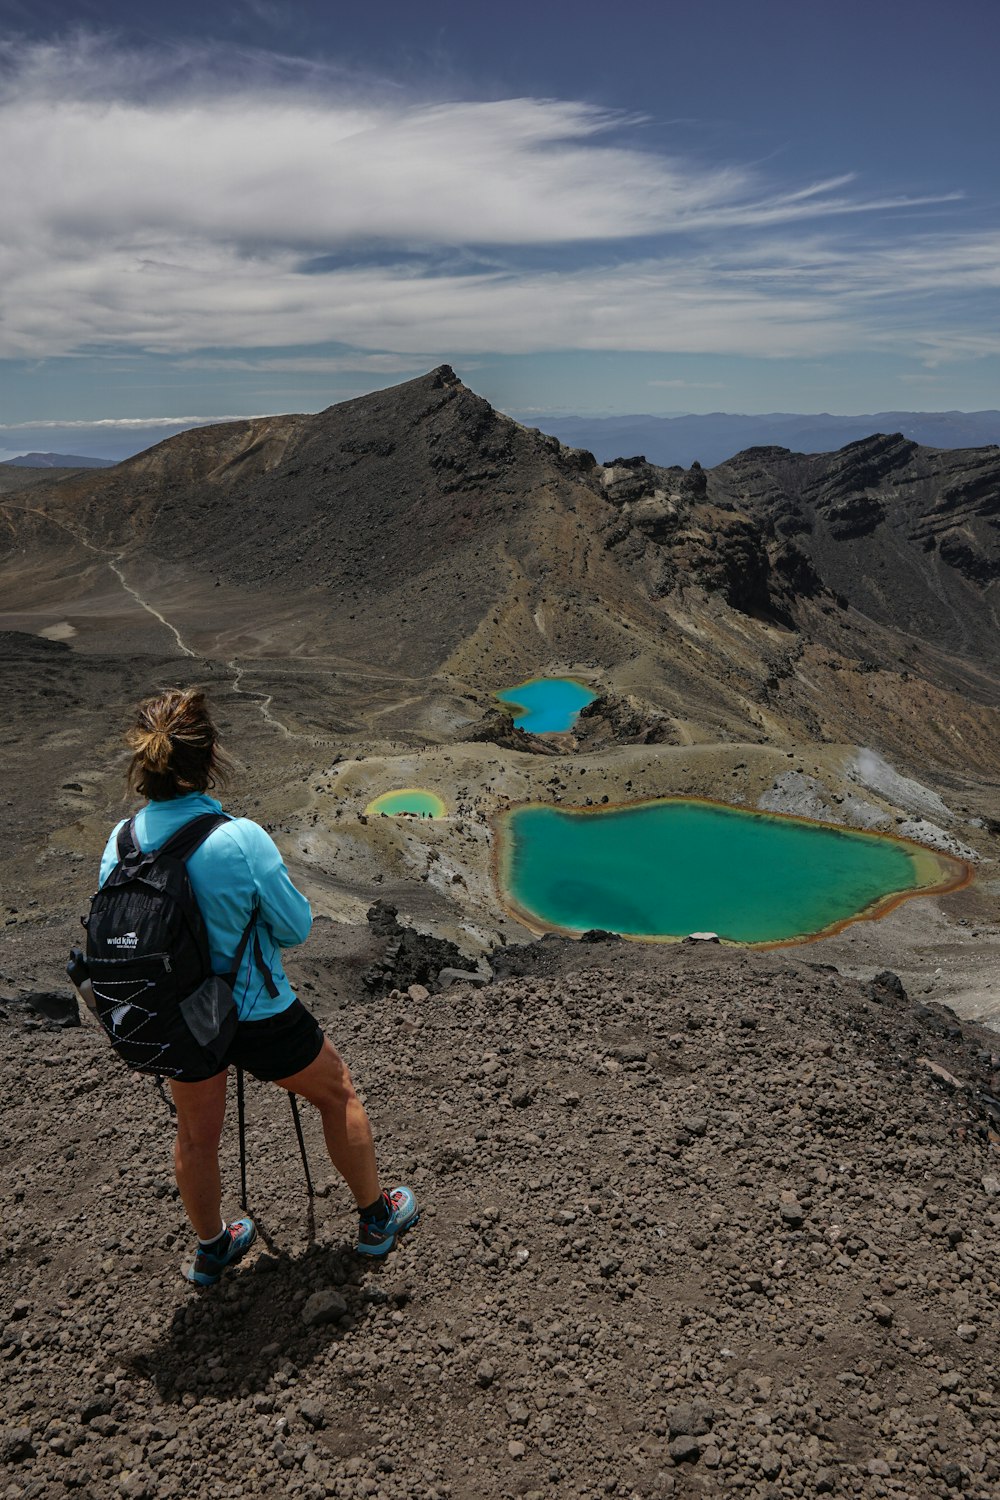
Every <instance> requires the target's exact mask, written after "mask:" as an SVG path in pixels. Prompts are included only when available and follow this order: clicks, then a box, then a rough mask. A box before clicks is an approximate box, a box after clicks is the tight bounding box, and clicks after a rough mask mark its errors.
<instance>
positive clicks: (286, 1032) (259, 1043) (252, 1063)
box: [220, 1000, 323, 1083]
mask: <svg viewBox="0 0 1000 1500" xmlns="http://www.w3.org/2000/svg"><path fill="white" fill-rule="evenodd" d="M322 1046H323V1032H322V1029H321V1027H320V1025H319V1022H318V1021H317V1020H316V1018H315V1016H313V1015H310V1013H309V1011H307V1010H306V1008H305V1006H304V1005H303V1004H302V1001H301V1000H293V1001H292V1003H291V1005H290V1006H289V1007H288V1009H287V1010H283V1011H281V1012H280V1013H279V1014H278V1015H276V1016H268V1017H267V1018H266V1019H265V1020H263V1021H240V1023H239V1024H238V1026H237V1027H236V1035H235V1036H234V1037H233V1040H232V1044H231V1046H230V1048H229V1051H228V1053H227V1054H226V1067H227V1068H244V1069H245V1070H246V1072H248V1073H252V1074H253V1076H254V1078H260V1079H261V1080H262V1081H263V1082H264V1083H273V1082H274V1081H275V1079H278V1078H290V1077H291V1076H292V1074H293V1073H300V1072H301V1071H302V1069H303V1068H308V1066H309V1064H310V1063H311V1062H315V1061H316V1059H317V1057H319V1054H320V1051H321V1049H322ZM220 1071H221V1069H220Z"/></svg>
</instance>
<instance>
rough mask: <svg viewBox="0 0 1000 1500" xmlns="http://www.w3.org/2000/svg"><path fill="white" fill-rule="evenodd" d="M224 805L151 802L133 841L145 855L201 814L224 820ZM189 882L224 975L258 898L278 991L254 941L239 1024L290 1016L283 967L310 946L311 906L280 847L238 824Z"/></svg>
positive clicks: (105, 869) (197, 862) (112, 844)
mask: <svg viewBox="0 0 1000 1500" xmlns="http://www.w3.org/2000/svg"><path fill="white" fill-rule="evenodd" d="M221 811H222V803H221V802H217V801H216V800H215V798H214V797H209V796H207V795H205V794H204V793H203V792H191V793H190V794H189V795H188V796H187V797H175V798H173V799H172V800H171V801H169V802H148V803H147V804H146V806H145V807H143V808H141V809H140V810H139V812H138V813H137V814H136V820H135V835H136V839H137V841H138V844H139V847H140V849H143V850H149V849H158V848H159V847H160V845H161V844H163V843H165V842H166V840H167V839H168V838H170V836H171V835H172V834H174V833H176V832H177V830H178V829H179V828H183V826H184V824H185V823H188V822H190V821H191V819H192V818H197V817H200V816H201V814H202V813H208V812H215V813H217V812H221ZM125 822H127V819H123V820H122V822H121V823H118V824H116V826H115V828H114V829H113V831H112V834H111V837H110V838H109V839H108V842H107V846H106V848H105V850H104V854H103V856H102V859H101V879H100V883H101V885H103V884H104V882H105V881H106V880H107V878H108V876H109V875H110V874H111V871H112V870H113V869H114V867H115V865H116V864H117V863H118V850H117V839H118V832H119V829H121V828H122V827H124V825H125ZM187 870H188V878H189V879H190V881H191V888H192V890H193V891H194V894H195V897H196V899H197V901H198V905H199V907H200V908H201V914H202V916H203V917H204V919H205V926H206V927H207V928H208V945H209V950H210V952H211V957H212V969H213V972H214V973H216V974H226V973H228V972H229V970H230V969H231V968H232V963H233V959H234V958H235V957H236V950H237V948H238V947H239V945H240V938H241V937H242V936H243V929H244V928H245V927H246V924H247V922H248V921H249V919H250V912H251V909H252V906H253V902H254V899H255V898H256V900H257V903H258V906H259V910H260V917H259V919H258V923H257V932H258V935H259V937H260V947H261V953H262V955H263V958H264V962H265V963H266V964H267V966H268V968H269V969H270V970H271V975H272V977H273V979H274V983H275V985H276V987H277V990H278V993H277V996H276V997H275V998H273V999H272V998H271V996H270V995H269V994H268V993H267V989H266V986H265V984H264V980H263V977H262V975H261V973H260V970H259V969H258V967H257V965H256V964H255V963H254V961H253V940H252V939H251V941H250V942H249V943H248V944H247V949H246V952H245V953H244V955H243V961H242V963H241V964H240V972H239V974H238V975H237V978H236V987H235V988H236V1003H237V1005H238V1007H239V1016H240V1020H241V1021H250V1020H253V1021H261V1020H263V1019H265V1018H266V1017H267V1016H273V1015H277V1014H278V1013H279V1012H280V1011H283V1010H287V1008H288V1006H289V1005H291V1003H292V1001H293V1000H294V999H295V991H294V990H293V989H292V987H291V985H290V984H289V982H288V979H287V977H286V975H285V971H284V969H283V968H282V966H281V949H282V948H293V947H294V946H295V945H296V944H297V943H304V942H305V940H306V938H307V937H308V936H309V929H310V928H311V927H312V912H311V911H310V909H309V902H308V901H307V900H306V898H305V896H303V895H302V893H301V891H297V890H296V889H295V887H294V885H293V884H292V882H291V879H290V877H289V874H288V871H287V870H286V869H285V864H284V861H283V860H282V858H281V854H280V852H279V850H278V847H277V845H276V844H275V842H274V840H273V839H272V838H271V837H270V835H269V834H267V833H265V832H264V830H263V828H261V827H259V826H258V824H256V823H253V822H251V820H250V819H249V818H234V819H233V820H232V821H231V822H229V823H223V824H222V825H221V826H220V827H218V828H216V829H213V831H212V832H211V833H210V834H209V836H208V838H207V839H206V840H205V842H204V843H203V844H202V845H201V847H200V848H199V849H196V850H195V852H194V854H192V856H191V858H190V859H189V860H188V866H187Z"/></svg>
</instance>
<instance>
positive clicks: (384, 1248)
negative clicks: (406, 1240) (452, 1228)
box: [355, 1213, 420, 1260]
mask: <svg viewBox="0 0 1000 1500" xmlns="http://www.w3.org/2000/svg"><path fill="white" fill-rule="evenodd" d="M419 1218H420V1214H419V1213H415V1214H414V1215H413V1218H412V1219H407V1221H406V1223H405V1224H401V1225H400V1227H399V1228H398V1229H397V1230H396V1232H395V1234H394V1235H393V1236H392V1238H391V1239H388V1240H383V1241H382V1243H381V1245H358V1246H356V1247H355V1248H356V1249H357V1252H358V1254H359V1255H374V1256H376V1257H378V1259H380V1260H381V1258H382V1256H383V1255H388V1254H389V1251H390V1250H391V1249H392V1247H393V1245H394V1244H395V1243H396V1241H397V1240H398V1239H399V1237H400V1235H401V1234H405V1233H406V1231H407V1230H408V1229H412V1228H413V1226H414V1224H416V1223H417V1222H418V1220H419Z"/></svg>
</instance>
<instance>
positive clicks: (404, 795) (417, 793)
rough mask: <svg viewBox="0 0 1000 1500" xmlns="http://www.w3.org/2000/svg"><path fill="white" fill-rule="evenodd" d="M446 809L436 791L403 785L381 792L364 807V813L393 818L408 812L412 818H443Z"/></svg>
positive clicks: (370, 815)
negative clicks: (394, 789) (398, 788)
mask: <svg viewBox="0 0 1000 1500" xmlns="http://www.w3.org/2000/svg"><path fill="white" fill-rule="evenodd" d="M447 812H448V809H447V808H446V807H445V805H444V803H443V802H442V801H441V798H440V797H439V796H438V795H437V793H436V792H425V791H424V790H423V789H422V788H421V787H417V786H405V787H401V788H400V790H399V791H396V792H383V793H382V795H381V797H376V798H375V800H374V801H373V802H369V804H368V806H367V807H366V808H365V814H366V815H367V816H369V817H373V816H375V815H376V814H378V813H381V814H382V816H383V817H386V818H395V817H398V816H399V814H400V813H409V814H410V815H411V816H412V817H414V818H443V817H445V816H446V814H447Z"/></svg>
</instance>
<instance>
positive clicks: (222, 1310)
mask: <svg viewBox="0 0 1000 1500" xmlns="http://www.w3.org/2000/svg"><path fill="white" fill-rule="evenodd" d="M256 1222H257V1228H258V1232H259V1234H260V1239H261V1241H262V1242H263V1244H264V1246H265V1247H266V1248H265V1249H264V1250H263V1252H262V1253H260V1254H255V1258H254V1259H252V1260H249V1261H248V1262H247V1263H246V1264H245V1265H242V1266H240V1267H238V1268H234V1270H233V1271H232V1273H231V1274H230V1275H229V1276H228V1277H224V1278H223V1280H222V1281H220V1282H219V1284H218V1285H217V1286H214V1287H209V1288H206V1289H205V1290H204V1291H202V1292H197V1293H196V1292H192V1295H191V1296H190V1297H189V1298H186V1299H185V1301H184V1302H183V1303H182V1304H181V1305H180V1306H179V1307H178V1308H177V1309H176V1311H175V1312H174V1315H173V1317H172V1319H171V1321H170V1326H169V1327H168V1328H167V1329H166V1331H165V1332H164V1333H163V1334H162V1335H161V1337H160V1338H159V1339H158V1340H157V1341H156V1342H155V1343H154V1344H153V1345H152V1346H150V1347H148V1348H146V1349H137V1350H136V1351H135V1353H134V1354H133V1356H132V1359H131V1361H130V1363H131V1366H132V1368H133V1369H134V1370H135V1371H136V1373H137V1374H139V1375H141V1376H144V1377H145V1378H146V1379H149V1380H152V1381H153V1383H154V1385H155V1386H156V1388H157V1390H158V1391H159V1393H160V1395H161V1396H162V1397H163V1399H164V1400H166V1401H181V1400H182V1399H183V1398H184V1397H185V1396H186V1395H189V1394H190V1395H193V1396H195V1397H198V1398H199V1399H200V1398H201V1397H203V1396H206V1395H214V1396H248V1395H252V1394H253V1393H254V1392H257V1391H261V1390H263V1389H264V1387H265V1386H266V1385H267V1384H268V1382H269V1381H270V1380H271V1378H272V1376H274V1374H275V1373H276V1372H277V1371H279V1370H281V1368H282V1367H283V1366H284V1367H287V1366H288V1365H292V1366H294V1367H295V1369H300V1368H302V1366H304V1365H307V1364H310V1363H311V1362H312V1361H313V1360H314V1359H316V1358H317V1356H318V1355H320V1354H322V1353H323V1352H324V1350H326V1349H327V1348H329V1346H330V1345H331V1344H336V1343H340V1342H342V1341H343V1340H345V1339H350V1338H351V1337H352V1335H353V1334H354V1331H355V1330H356V1329H357V1327H358V1325H359V1324H360V1323H362V1322H363V1320H364V1319H365V1317H366V1316H367V1313H368V1309H369V1308H370V1307H371V1305H372V1304H373V1303H379V1302H388V1301H391V1302H393V1303H394V1305H396V1306H397V1307H402V1306H403V1305H405V1303H406V1302H407V1301H408V1300H409V1293H408V1291H406V1290H400V1289H399V1288H398V1287H397V1288H394V1290H393V1291H392V1293H391V1294H390V1293H389V1292H388V1291H383V1290H382V1289H381V1288H380V1287H379V1286H378V1280H379V1276H378V1274H377V1273H378V1271H379V1270H380V1269H381V1266H382V1263H381V1262H380V1261H374V1260H372V1261H362V1260H360V1258H359V1257H358V1255H357V1254H356V1252H355V1250H354V1245H353V1243H352V1242H344V1243H342V1244H340V1245H316V1244H310V1245H309V1246H308V1248H307V1249H306V1250H304V1251H302V1252H301V1253H300V1254H298V1255H288V1254H285V1253H282V1252H272V1250H271V1249H270V1245H271V1241H270V1238H269V1236H268V1234H267V1231H266V1230H265V1229H264V1228H263V1226H262V1225H261V1222H260V1220H259V1219H257V1221H256ZM316 1293H330V1294H332V1295H331V1296H328V1297H326V1298H325V1299H324V1301H325V1303H326V1306H325V1309H324V1310H323V1311H322V1312H321V1314H320V1317H321V1321H319V1322H311V1321H310V1320H309V1318H308V1317H304V1316H303V1312H304V1310H308V1303H309V1300H310V1298H312V1297H313V1296H314V1295H315V1294H316ZM341 1300H342V1302H343V1304H344V1306H343V1308H341V1305H340V1303H341ZM289 1373H291V1372H289Z"/></svg>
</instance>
